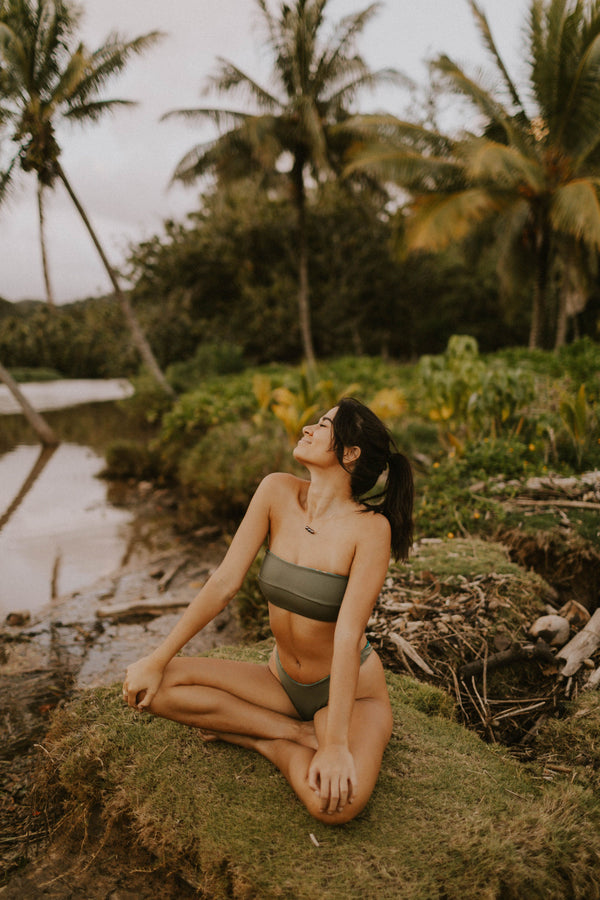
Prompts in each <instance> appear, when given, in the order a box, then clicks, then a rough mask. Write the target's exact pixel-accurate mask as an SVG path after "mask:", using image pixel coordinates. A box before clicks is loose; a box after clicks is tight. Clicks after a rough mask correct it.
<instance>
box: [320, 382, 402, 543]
mask: <svg viewBox="0 0 600 900" xmlns="http://www.w3.org/2000/svg"><path fill="white" fill-rule="evenodd" d="M347 447H360V456H359V457H358V459H357V460H356V461H355V462H353V463H351V464H350V465H346V464H345V463H344V450H345V449H346V448H347ZM333 450H334V452H335V455H336V456H337V458H338V461H339V463H340V465H341V466H342V467H343V468H344V469H345V470H346V471H347V472H348V473H349V474H350V489H351V491H352V497H353V499H354V500H357V501H358V500H360V502H361V503H362V504H363V506H365V507H366V508H367V509H369V510H372V511H374V512H379V513H382V514H383V515H384V516H385V517H386V519H387V520H388V521H389V523H390V525H391V528H392V554H393V556H394V558H395V559H407V558H408V551H409V550H410V547H411V545H412V532H413V523H412V510H413V499H414V485H413V476H412V469H411V466H410V463H409V461H408V459H407V458H406V456H404V454H403V453H400V452H399V451H398V448H397V447H396V444H395V442H394V439H393V438H392V436H391V434H390V432H389V430H388V429H387V428H386V426H385V425H384V424H383V422H382V421H381V419H379V418H378V417H377V416H376V415H375V413H374V412H373V411H372V410H371V409H369V407H368V406H365V404H364V403H361V402H360V400H356V399H355V398H354V397H345V398H344V399H343V400H340V402H339V403H338V407H337V412H336V414H335V416H334V417H333ZM386 469H387V474H386V478H385V484H384V486H383V489H382V490H381V491H379V492H377V493H373V494H369V491H371V490H372V489H373V488H374V487H375V485H376V484H377V482H378V480H379V478H380V477H381V475H382V474H383V472H384V471H385V470H386ZM365 495H368V496H365Z"/></svg>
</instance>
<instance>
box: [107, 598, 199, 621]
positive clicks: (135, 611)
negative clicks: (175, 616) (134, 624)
mask: <svg viewBox="0 0 600 900" xmlns="http://www.w3.org/2000/svg"><path fill="white" fill-rule="evenodd" d="M187 605H188V604H187V601H181V600H177V599H176V598H171V599H167V598H165V599H161V600H144V599H140V600H136V601H134V602H133V603H115V604H113V605H112V606H101V607H100V608H99V609H97V610H96V616H97V617H98V618H99V619H112V620H113V621H115V622H119V621H122V620H124V619H135V618H139V617H141V616H150V617H156V616H162V615H164V614H165V613H170V612H176V611H177V610H178V609H182V608H183V607H185V606H187Z"/></svg>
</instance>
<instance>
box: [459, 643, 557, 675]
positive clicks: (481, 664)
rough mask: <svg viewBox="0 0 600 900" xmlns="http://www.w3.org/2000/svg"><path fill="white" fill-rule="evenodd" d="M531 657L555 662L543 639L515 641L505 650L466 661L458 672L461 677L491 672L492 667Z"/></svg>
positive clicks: (521, 661)
mask: <svg viewBox="0 0 600 900" xmlns="http://www.w3.org/2000/svg"><path fill="white" fill-rule="evenodd" d="M532 659H534V660H536V661H537V662H543V663H553V664H555V663H556V657H555V655H554V653H553V652H552V650H551V649H550V647H549V646H548V644H546V643H545V642H544V641H538V642H537V643H536V644H525V645H523V644H520V643H519V642H518V641H515V643H514V644H511V645H510V647H509V648H508V649H507V650H500V651H499V652H498V653H492V654H491V655H490V656H488V657H486V658H485V659H475V660H473V662H470V663H466V664H465V665H464V666H461V667H460V669H459V670H458V674H459V676H460V677H461V678H471V677H472V676H476V675H481V674H483V672H484V670H486V671H488V672H491V671H492V670H493V669H501V668H503V667H504V666H511V665H513V664H514V663H523V662H529V661H530V660H532Z"/></svg>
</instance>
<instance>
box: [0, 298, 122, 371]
mask: <svg viewBox="0 0 600 900" xmlns="http://www.w3.org/2000/svg"><path fill="white" fill-rule="evenodd" d="M1 322H2V327H1V328H0V359H2V360H3V363H4V365H6V366H7V367H9V368H11V369H15V368H16V369H20V368H38V367H44V368H48V369H51V370H54V371H56V372H59V373H60V375H61V376H62V377H64V378H115V377H121V376H126V375H131V374H133V373H135V372H136V370H137V368H138V361H137V358H136V355H135V353H134V351H133V350H132V348H131V347H130V341H129V337H128V333H127V331H126V329H125V328H124V322H123V314H122V312H121V310H120V308H119V307H118V306H117V304H115V303H114V302H113V301H111V300H107V299H95V300H89V301H83V302H79V303H71V304H66V305H65V306H59V307H56V308H55V309H53V308H51V307H49V306H47V305H46V304H43V303H29V304H14V312H13V313H12V314H10V315H5V316H4V317H3V318H2V320H1Z"/></svg>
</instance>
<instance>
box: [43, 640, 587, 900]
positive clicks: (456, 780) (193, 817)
mask: <svg viewBox="0 0 600 900" xmlns="http://www.w3.org/2000/svg"><path fill="white" fill-rule="evenodd" d="M221 652H222V651H221ZM268 652H269V645H268V643H265V644H262V645H259V646H258V648H255V649H249V648H245V649H237V650H231V651H228V653H229V654H233V655H235V656H238V657H243V658H254V659H263V660H264V659H266V656H267V653H268ZM389 687H390V693H391V697H392V702H393V706H394V717H395V726H394V733H393V737H392V740H391V742H390V744H389V746H388V749H387V751H386V753H385V756H384V761H383V766H382V770H381V775H380V778H379V781H378V784H377V787H376V790H375V793H374V795H373V797H372V799H371V801H370V803H369V805H368V806H367V808H366V810H365V811H364V813H363V814H362V815H361V816H360V817H359V818H358V819H356V820H355V821H353V822H351V823H350V824H349V825H346V826H344V827H341V828H330V827H327V826H324V825H322V824H320V823H318V822H316V821H315V820H314V819H312V818H311V817H310V815H309V814H308V813H307V812H306V810H305V809H304V808H303V807H302V805H301V804H300V803H299V801H298V800H297V799H296V798H295V796H294V795H293V794H292V792H291V791H290V788H289V787H288V785H287V783H286V781H285V780H284V778H283V777H282V776H281V775H280V774H279V773H278V772H277V770H276V769H274V768H273V767H272V766H271V764H270V763H268V762H267V761H266V760H264V759H262V758H261V757H259V756H257V755H256V754H254V753H252V752H251V751H247V750H243V749H240V748H237V747H232V746H229V745H225V744H220V743H210V744H205V743H203V742H202V741H201V740H200V739H199V737H198V735H197V733H196V732H195V731H194V730H193V729H188V728H185V727H182V726H179V725H176V724H174V723H171V722H167V721H164V720H159V719H155V718H153V717H150V716H147V715H140V714H136V713H135V712H132V711H131V710H130V709H128V708H125V707H123V705H122V702H121V698H120V692H119V689H118V688H117V687H115V688H113V689H102V690H96V691H93V692H87V693H86V694H85V696H82V697H81V698H80V699H78V700H76V701H74V702H72V703H71V704H70V705H69V706H67V707H66V708H65V709H64V710H62V711H61V712H60V714H59V715H57V716H56V717H55V720H54V724H53V727H52V730H51V732H50V734H49V735H48V737H47V739H46V741H45V743H44V750H45V752H44V754H43V755H44V759H45V770H44V772H43V773H42V776H41V777H42V784H41V788H42V793H43V795H44V796H45V797H46V798H47V799H48V802H49V803H56V802H57V801H59V802H60V804H61V805H62V810H63V814H65V815H66V816H67V818H68V821H69V823H70V826H71V827H72V828H75V829H76V831H77V833H81V834H84V833H85V829H86V825H87V823H89V821H90V820H91V818H92V817H94V816H97V815H100V816H101V818H102V820H103V822H104V824H105V827H106V833H107V835H109V834H110V833H111V831H114V830H115V829H124V830H125V834H126V837H125V840H133V841H136V842H138V843H139V844H140V845H142V846H143V847H144V848H145V849H147V850H150V851H151V852H152V853H153V854H154V855H155V856H156V857H157V858H158V859H159V860H160V861H162V862H163V863H166V864H168V866H169V868H170V869H171V870H174V871H177V872H179V873H181V874H183V875H184V876H185V878H186V880H187V881H188V883H192V884H193V885H195V886H196V888H197V890H198V895H199V896H203V897H212V898H261V900H269V898H290V897H294V898H298V900H303V898H306V900H314V898H316V897H327V898H331V900H351V898H361V900H362V898H378V900H379V898H383V900H385V898H389V900H392V898H394V900H397V898H402V900H442V898H444V900H454V898H457V900H458V898H460V900H463V898H465V897H478V898H490V900H491V898H503V900H510V898H515V900H517V898H518V900H522V898H523V897H527V898H544V900H552V898H556V900H558V898H561V900H564V898H566V897H573V898H582V900H584V898H585V900H593V898H597V897H600V885H599V883H598V879H597V871H598V865H599V864H600V808H599V806H598V802H597V798H596V797H595V795H594V792H593V790H592V788H591V787H590V786H589V785H582V786H579V785H578V784H577V783H571V781H570V780H569V779H560V780H559V781H558V782H548V781H546V780H544V778H543V777H542V775H541V774H540V772H537V771H534V770H530V769H527V768H526V767H524V766H523V765H521V764H520V763H518V762H516V761H515V760H513V759H511V758H510V757H509V756H508V754H507V753H505V752H501V751H499V750H498V749H497V748H493V747H490V746H488V745H486V744H485V743H484V742H483V741H481V740H480V739H479V738H478V737H477V736H476V735H475V734H473V733H472V732H470V731H468V730H467V729H465V728H463V727H462V726H460V725H458V724H457V723H456V722H455V721H453V704H452V701H451V700H450V698H449V697H448V695H447V694H446V693H444V692H442V691H439V690H438V689H437V688H435V687H433V686H430V685H422V684H420V683H419V682H418V681H416V680H414V679H411V678H409V677H407V676H403V675H398V674H390V675H389Z"/></svg>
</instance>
